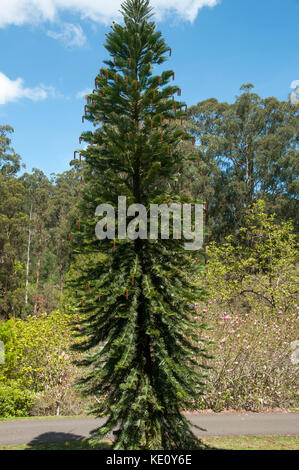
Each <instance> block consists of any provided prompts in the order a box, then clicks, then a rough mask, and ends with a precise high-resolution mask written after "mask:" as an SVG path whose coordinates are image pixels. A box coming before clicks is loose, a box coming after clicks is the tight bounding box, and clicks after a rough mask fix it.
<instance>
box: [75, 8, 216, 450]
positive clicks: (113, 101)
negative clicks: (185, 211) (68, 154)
mask: <svg viewBox="0 0 299 470" xmlns="http://www.w3.org/2000/svg"><path fill="white" fill-rule="evenodd" d="M121 12H122V15H123V20H124V23H123V24H116V23H113V25H112V28H111V31H110V32H109V33H108V34H107V38H106V44H105V47H106V49H107V51H108V52H109V54H110V56H111V58H110V59H109V60H106V61H105V62H104V63H105V67H103V68H102V69H101V70H100V71H99V73H98V75H97V77H96V79H95V87H94V90H93V92H92V93H91V94H90V95H88V96H87V105H86V106H85V115H84V117H83V118H84V119H88V120H90V121H91V122H92V123H93V124H94V125H95V126H96V129H95V131H94V132H85V133H83V134H82V135H81V137H80V142H81V141H82V140H83V141H85V142H87V144H88V145H87V148H86V150H82V151H81V154H82V155H83V156H84V157H85V162H86V163H84V166H85V171H84V178H83V182H84V184H85V189H84V190H83V194H84V211H85V212H84V214H85V215H84V218H82V219H81V220H80V221H78V227H77V230H76V231H74V232H73V233H72V235H71V240H72V243H73V245H74V253H78V254H81V256H80V259H81V264H80V267H79V268H78V269H79V271H80V275H79V276H78V277H77V278H76V279H73V280H72V281H71V285H73V287H74V289H75V290H76V292H77V307H78V308H79V309H80V311H81V313H82V315H83V320H82V321H81V322H80V324H79V326H78V328H77V331H78V333H77V334H78V336H79V337H80V338H81V340H80V342H79V343H78V344H77V345H76V346H75V347H76V348H77V349H78V350H80V351H83V352H85V353H86V354H85V356H84V357H85V359H83V360H82V361H81V362H80V364H81V365H83V366H86V367H87V371H88V372H87V373H86V374H85V376H84V377H83V378H82V381H81V384H82V386H83V390H84V393H85V394H92V395H96V396H97V397H98V398H99V400H98V404H97V405H96V406H95V408H94V410H93V412H94V414H95V415H97V416H107V421H106V423H105V425H103V426H102V427H100V428H99V429H96V430H95V431H94V432H93V437H94V439H95V440H99V439H101V438H103V437H104V436H106V435H107V434H108V433H110V432H112V430H113V429H115V428H117V431H116V432H115V442H114V448H115V449H142V448H143V449H179V448H180V449H191V448H196V447H198V445H199V444H198V442H199V441H198V439H197V438H196V436H195V435H194V434H193V432H192V431H191V429H190V427H189V424H190V423H189V422H188V420H187V419H186V418H185V416H184V415H183V414H182V410H183V409H191V408H192V407H193V406H194V404H195V402H196V400H197V398H198V397H199V395H201V393H202V389H203V382H204V379H203V377H205V374H204V371H202V368H203V366H202V365H201V362H202V361H201V358H202V357H204V356H206V355H207V353H206V350H205V348H202V349H201V350H199V349H198V347H197V342H198V340H199V337H198V332H199V331H201V329H202V328H204V325H202V324H201V321H200V320H199V321H198V320H194V315H195V316H197V317H196V318H200V316H198V313H196V308H195V303H196V301H198V300H199V298H200V296H201V290H200V289H198V288H196V286H195V283H194V282H193V279H194V277H193V276H194V273H195V271H196V269H198V263H196V262H194V260H193V259H192V256H191V255H190V252H188V251H185V249H184V242H183V240H180V239H176V237H173V238H172V239H169V240H161V239H158V240H151V239H150V238H148V239H142V238H136V239H135V240H131V239H129V238H122V239H119V238H117V235H116V236H115V240H111V239H108V238H107V239H105V240H98V239H97V238H96V236H95V226H96V224H97V222H98V221H99V217H96V216H95V208H96V207H97V206H98V205H99V204H101V203H109V204H111V205H112V206H113V207H114V208H115V211H116V230H117V226H118V222H119V217H120V214H118V212H117V207H118V196H126V198H127V206H129V205H130V204H133V203H139V204H143V205H144V206H145V207H146V208H147V210H148V208H149V205H150V204H152V203H156V204H168V203H170V202H177V203H184V202H187V197H181V196H180V195H179V194H178V190H177V188H176V178H177V174H178V171H179V170H180V167H181V165H182V162H183V159H184V158H186V157H185V156H184V155H182V154H181V153H180V152H179V143H180V142H181V140H182V139H186V140H187V139H188V140H190V147H191V148H192V143H194V141H193V137H192V136H190V135H188V134H187V132H185V131H184V122H185V120H186V118H188V116H187V114H188V111H187V107H186V105H185V104H183V103H182V102H180V101H178V100H177V95H179V96H180V94H181V92H180V89H179V88H178V87H177V86H175V85H174V84H173V83H172V82H173V80H174V78H175V77H174V72H173V71H172V70H169V71H164V72H162V73H161V74H160V75H159V76H158V75H157V76H156V75H153V74H152V72H153V67H154V66H155V65H158V66H159V65H161V64H163V62H165V61H166V60H167V59H168V57H169V56H170V55H171V49H170V48H169V47H168V46H167V45H166V43H165V41H164V40H163V39H162V36H161V33H160V32H158V31H157V30H156V25H155V23H154V22H153V21H152V20H151V17H152V13H151V8H150V6H149V1H148V0H126V1H125V2H124V3H123V4H122V7H121ZM84 119H83V120H84ZM129 220H132V217H127V221H129ZM139 230H141V228H140V227H139ZM136 231H137V232H138V230H137V228H136ZM99 253H100V254H99ZM82 254H83V255H85V256H86V263H84V265H82ZM203 341H204V340H203Z"/></svg>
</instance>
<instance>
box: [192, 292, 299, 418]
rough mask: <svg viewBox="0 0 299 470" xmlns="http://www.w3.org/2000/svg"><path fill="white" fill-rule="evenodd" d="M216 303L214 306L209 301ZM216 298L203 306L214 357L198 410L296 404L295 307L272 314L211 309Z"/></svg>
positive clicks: (274, 406) (286, 406)
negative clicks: (209, 329) (273, 315)
mask: <svg viewBox="0 0 299 470" xmlns="http://www.w3.org/2000/svg"><path fill="white" fill-rule="evenodd" d="M213 304H214V305H213ZM215 304H216V302H215V301H214V302H210V304H209V305H208V306H207V307H206V308H205V309H203V316H204V318H205V320H206V322H207V323H208V324H209V325H211V326H213V330H212V332H211V334H210V335H207V336H206V339H207V340H211V341H214V342H215V344H214V346H212V347H210V350H212V353H213V355H214V360H213V361H211V363H210V365H211V366H212V367H213V369H212V371H211V372H210V374H209V376H210V380H209V385H210V389H209V391H208V392H207V393H206V394H205V396H204V397H203V398H202V401H201V403H200V407H201V408H210V409H213V410H214V411H220V410H223V409H229V408H231V409H244V410H252V411H260V410H262V409H264V408H290V407H295V406H298V388H297V385H296V383H297V381H298V366H296V364H294V363H293V362H294V361H292V360H291V357H290V356H291V353H292V349H291V343H292V341H294V339H296V334H298V309H299V307H298V306H296V308H295V309H294V311H293V312H290V313H288V314H284V313H283V312H282V311H281V310H280V311H278V312H277V316H276V318H275V319H274V320H273V317H272V316H270V315H268V316H264V317H261V315H260V314H256V313H250V314H248V313H246V314H244V315H240V314H238V313H233V314H232V313H230V314H227V313H226V312H222V313H221V312H215V310H214V308H215Z"/></svg>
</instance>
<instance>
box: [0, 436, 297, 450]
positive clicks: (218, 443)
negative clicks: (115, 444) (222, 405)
mask: <svg viewBox="0 0 299 470" xmlns="http://www.w3.org/2000/svg"><path fill="white" fill-rule="evenodd" d="M203 442H204V444H206V445H207V446H209V447H210V448H212V449H215V450H216V449H223V450H299V436H227V437H223V436H219V437H206V438H204V439H203ZM110 448H111V442H110V441H103V442H102V443H101V444H99V445H97V446H96V447H92V446H91V445H90V444H89V443H88V441H87V440H81V441H69V442H62V443H44V444H43V443H38V444H24V445H17V446H0V450H101V449H102V450H103V449H107V450H109V449H110Z"/></svg>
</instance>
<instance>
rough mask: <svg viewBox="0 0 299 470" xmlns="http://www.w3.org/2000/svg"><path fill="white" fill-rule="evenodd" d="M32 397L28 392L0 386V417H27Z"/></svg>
mask: <svg viewBox="0 0 299 470" xmlns="http://www.w3.org/2000/svg"><path fill="white" fill-rule="evenodd" d="M33 402H34V396H33V393H31V392H30V391H28V390H21V389H20V388H17V387H16V386H13V385H4V384H0V417H3V418H8V417H10V416H28V414H29V411H30V409H31V407H32V405H33Z"/></svg>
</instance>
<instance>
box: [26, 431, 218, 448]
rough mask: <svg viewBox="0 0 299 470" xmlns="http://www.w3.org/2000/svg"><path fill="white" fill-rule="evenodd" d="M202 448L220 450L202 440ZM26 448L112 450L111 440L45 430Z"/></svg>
mask: <svg viewBox="0 0 299 470" xmlns="http://www.w3.org/2000/svg"><path fill="white" fill-rule="evenodd" d="M200 444H201V445H200V450H220V449H219V447H218V448H216V447H214V446H211V445H208V444H206V443H203V442H202V441H200ZM26 450H112V442H111V441H103V442H101V443H99V444H97V445H92V444H91V443H90V441H89V440H88V439H87V438H86V437H84V436H80V435H78V434H72V433H65V432H45V433H43V434H40V435H39V436H37V437H35V438H34V439H32V441H31V442H29V443H28V444H27V446H26Z"/></svg>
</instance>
